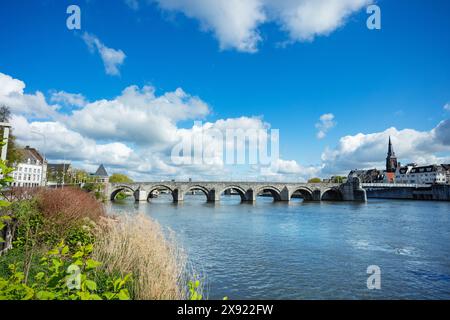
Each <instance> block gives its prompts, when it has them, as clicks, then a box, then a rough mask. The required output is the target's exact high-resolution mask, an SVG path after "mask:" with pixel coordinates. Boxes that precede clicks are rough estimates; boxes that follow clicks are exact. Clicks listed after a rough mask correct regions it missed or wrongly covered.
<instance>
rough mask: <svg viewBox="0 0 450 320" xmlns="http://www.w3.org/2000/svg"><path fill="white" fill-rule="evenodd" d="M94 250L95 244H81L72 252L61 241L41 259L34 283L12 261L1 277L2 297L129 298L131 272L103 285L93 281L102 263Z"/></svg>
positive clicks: (38, 298)
mask: <svg viewBox="0 0 450 320" xmlns="http://www.w3.org/2000/svg"><path fill="white" fill-rule="evenodd" d="M92 250H93V246H92V245H86V246H79V247H78V249H77V251H76V252H75V253H74V254H73V255H71V254H70V249H69V246H67V245H65V244H64V242H61V243H60V244H59V245H58V246H57V247H55V248H54V249H53V250H50V251H49V252H47V253H46V254H45V256H44V257H42V258H41V266H42V268H43V271H41V272H38V273H37V274H36V275H35V276H34V277H33V281H32V282H31V283H27V281H26V276H25V273H24V272H23V271H20V268H18V266H17V265H15V264H11V265H10V266H9V277H8V278H3V277H0V300H31V299H36V300H103V299H106V300H129V299H130V295H129V292H128V289H127V288H126V284H127V283H128V282H129V281H130V280H131V275H130V274H128V275H126V276H125V277H124V278H121V277H117V278H113V277H106V279H105V280H104V281H103V282H102V284H103V285H102V286H99V285H97V282H95V281H94V279H95V274H96V272H97V270H98V268H99V267H100V265H101V263H100V262H98V261H95V260H93V259H92V258H91V253H92Z"/></svg>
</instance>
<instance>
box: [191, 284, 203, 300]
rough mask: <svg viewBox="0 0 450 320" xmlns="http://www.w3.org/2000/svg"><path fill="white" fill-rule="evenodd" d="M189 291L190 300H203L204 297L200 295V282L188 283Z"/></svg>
mask: <svg viewBox="0 0 450 320" xmlns="http://www.w3.org/2000/svg"><path fill="white" fill-rule="evenodd" d="M188 289H189V300H202V299H203V296H202V294H201V293H200V281H198V280H195V281H189V282H188Z"/></svg>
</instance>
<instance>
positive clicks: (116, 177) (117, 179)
mask: <svg viewBox="0 0 450 320" xmlns="http://www.w3.org/2000/svg"><path fill="white" fill-rule="evenodd" d="M109 182H111V183H132V182H133V180H132V179H131V178H129V177H128V176H127V175H125V174H121V173H114V174H113V175H112V176H111V177H109Z"/></svg>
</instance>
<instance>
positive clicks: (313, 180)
mask: <svg viewBox="0 0 450 320" xmlns="http://www.w3.org/2000/svg"><path fill="white" fill-rule="evenodd" d="M320 182H322V179H320V178H312V179H309V180H308V183H320Z"/></svg>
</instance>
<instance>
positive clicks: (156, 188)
mask: <svg viewBox="0 0 450 320" xmlns="http://www.w3.org/2000/svg"><path fill="white" fill-rule="evenodd" d="M161 190H168V191H169V192H170V194H171V195H172V199H173V200H174V201H175V200H176V199H175V195H174V192H173V190H172V188H170V187H168V186H166V185H162V184H161V185H155V186H151V188H149V189H148V196H147V201H149V200H150V199H151V198H153V193H154V192H155V191H161Z"/></svg>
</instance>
